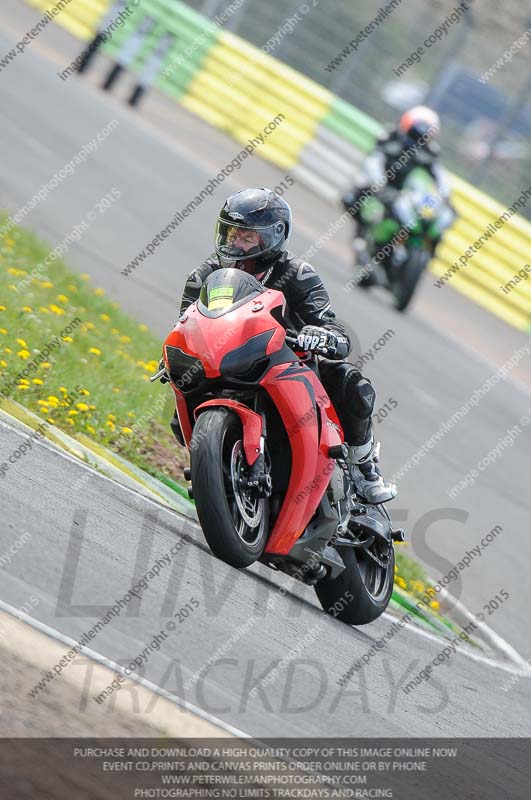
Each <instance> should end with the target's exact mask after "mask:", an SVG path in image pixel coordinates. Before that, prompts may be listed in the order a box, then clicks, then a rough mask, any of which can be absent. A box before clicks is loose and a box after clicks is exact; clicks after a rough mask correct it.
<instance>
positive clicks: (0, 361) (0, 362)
mask: <svg viewBox="0 0 531 800" xmlns="http://www.w3.org/2000/svg"><path fill="white" fill-rule="evenodd" d="M0 367H7V361H4V359H3V358H0Z"/></svg>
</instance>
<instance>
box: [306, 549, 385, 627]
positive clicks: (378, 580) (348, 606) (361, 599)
mask: <svg viewBox="0 0 531 800" xmlns="http://www.w3.org/2000/svg"><path fill="white" fill-rule="evenodd" d="M357 553H358V555H356V554H357ZM340 555H341V558H342V559H343V562H344V564H345V569H344V570H343V572H341V573H340V574H339V575H338V576H337V578H335V579H332V578H323V579H322V580H320V581H318V583H317V584H316V585H315V592H316V594H317V597H318V599H319V602H320V603H321V606H322V607H323V609H324V610H325V611H326V612H327V613H328V614H330V615H331V616H333V617H335V618H336V619H339V620H341V622H345V623H347V625H366V624H367V623H369V622H374V620H375V619H378V617H379V616H381V615H382V614H383V612H384V611H385V609H386V608H387V606H388V605H389V601H390V599H391V594H392V592H393V585H394V571H395V553H394V549H393V546H392V545H390V552H389V558H388V561H387V563H386V565H385V567H381V566H379V565H378V564H377V563H376V562H375V561H373V560H372V559H371V558H370V557H369V556H367V555H366V554H364V553H363V551H362V550H358V549H357V548H353V547H342V548H341V549H340Z"/></svg>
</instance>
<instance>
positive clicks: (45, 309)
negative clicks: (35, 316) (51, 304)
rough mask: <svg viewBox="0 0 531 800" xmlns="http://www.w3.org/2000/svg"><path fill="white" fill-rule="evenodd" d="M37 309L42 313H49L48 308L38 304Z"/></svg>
mask: <svg viewBox="0 0 531 800" xmlns="http://www.w3.org/2000/svg"><path fill="white" fill-rule="evenodd" d="M39 311H42V313H43V314H49V313H50V309H49V308H46V306H39Z"/></svg>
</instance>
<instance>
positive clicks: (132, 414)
mask: <svg viewBox="0 0 531 800" xmlns="http://www.w3.org/2000/svg"><path fill="white" fill-rule="evenodd" d="M127 416H128V417H131V418H133V417H136V414H135V412H134V411H128V412H127Z"/></svg>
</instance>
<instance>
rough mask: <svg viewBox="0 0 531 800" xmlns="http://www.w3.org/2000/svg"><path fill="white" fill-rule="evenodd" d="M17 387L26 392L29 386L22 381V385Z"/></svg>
mask: <svg viewBox="0 0 531 800" xmlns="http://www.w3.org/2000/svg"><path fill="white" fill-rule="evenodd" d="M17 389H20V391H21V392H25V391H26V390H27V389H29V386H26V384H25V383H21V384H20V386H17Z"/></svg>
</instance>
